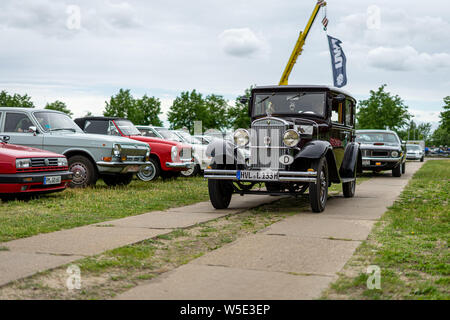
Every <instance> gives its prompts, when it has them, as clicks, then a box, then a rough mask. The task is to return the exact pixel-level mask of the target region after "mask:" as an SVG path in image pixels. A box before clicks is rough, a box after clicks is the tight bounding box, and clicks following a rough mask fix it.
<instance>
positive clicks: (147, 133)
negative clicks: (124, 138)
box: [139, 129, 158, 138]
mask: <svg viewBox="0 0 450 320" xmlns="http://www.w3.org/2000/svg"><path fill="white" fill-rule="evenodd" d="M139 131H140V132H141V134H142V135H143V136H144V137H155V138H157V137H158V136H157V135H156V133H154V132H153V131H152V130H150V129H139Z"/></svg>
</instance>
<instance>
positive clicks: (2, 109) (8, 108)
mask: <svg viewBox="0 0 450 320" xmlns="http://www.w3.org/2000/svg"><path fill="white" fill-rule="evenodd" d="M0 111H23V112H35V111H45V112H53V113H61V114H65V113H64V112H61V111H57V110H52V109H41V108H39V109H38V108H16V107H1V108H0Z"/></svg>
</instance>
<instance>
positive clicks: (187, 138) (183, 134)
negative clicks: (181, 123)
mask: <svg viewBox="0 0 450 320" xmlns="http://www.w3.org/2000/svg"><path fill="white" fill-rule="evenodd" d="M177 133H178V134H179V135H180V136H181V137H182V138H183V140H184V141H186V142H187V143H191V144H203V143H202V141H201V140H200V139H198V138H196V137H193V136H191V135H190V134H189V133H187V132H185V131H177Z"/></svg>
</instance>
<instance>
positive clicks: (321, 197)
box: [309, 158, 328, 212]
mask: <svg viewBox="0 0 450 320" xmlns="http://www.w3.org/2000/svg"><path fill="white" fill-rule="evenodd" d="M313 168H314V169H315V170H316V172H317V182H311V183H310V184H309V202H310V204H311V209H312V211H313V212H322V211H323V210H325V206H326V204H327V199H328V166H327V161H326V159H325V158H321V159H320V160H319V161H316V162H315V163H313Z"/></svg>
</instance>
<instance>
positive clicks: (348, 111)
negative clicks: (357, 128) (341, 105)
mask: <svg viewBox="0 0 450 320" xmlns="http://www.w3.org/2000/svg"><path fill="white" fill-rule="evenodd" d="M352 109H353V103H352V102H351V101H349V100H346V101H345V125H346V126H349V127H353V115H352Z"/></svg>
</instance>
